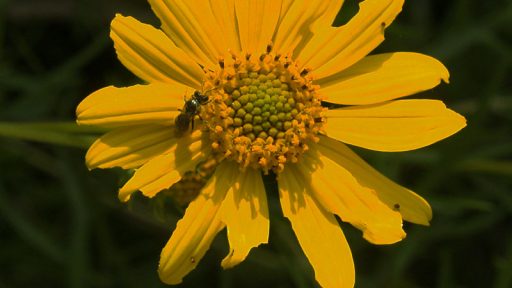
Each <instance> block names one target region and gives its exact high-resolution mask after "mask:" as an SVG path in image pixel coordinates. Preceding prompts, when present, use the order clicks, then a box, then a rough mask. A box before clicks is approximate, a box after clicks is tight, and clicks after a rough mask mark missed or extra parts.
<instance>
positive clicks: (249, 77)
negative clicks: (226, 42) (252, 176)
mask: <svg viewBox="0 0 512 288" xmlns="http://www.w3.org/2000/svg"><path fill="white" fill-rule="evenodd" d="M271 50H272V49H271V46H269V47H268V49H267V52H266V53H263V54H262V55H248V54H247V55H244V56H238V55H232V59H229V60H230V61H224V60H220V61H219V66H220V69H219V70H217V71H209V72H208V73H207V80H206V82H205V87H211V88H209V93H208V94H209V97H210V101H209V103H208V104H206V105H205V107H204V109H202V111H201V115H200V116H201V119H203V121H204V123H205V126H206V127H207V128H208V129H209V130H210V138H211V140H212V148H213V150H214V151H215V152H216V153H219V155H223V157H225V158H226V159H231V160H233V161H236V162H238V163H239V164H240V165H241V166H242V168H245V167H248V166H250V167H254V168H260V169H262V170H263V171H265V172H268V171H269V170H273V171H274V172H280V171H281V170H282V169H283V168H284V164H285V163H286V162H297V161H298V159H299V157H300V155H301V154H302V153H304V152H305V151H307V149H308V145H307V142H308V141H318V138H317V137H316V135H317V134H318V133H319V132H320V131H321V129H322V125H323V122H324V118H323V116H322V111H323V108H322V106H321V98H320V96H319V95H318V93H317V87H316V86H314V85H313V84H312V78H311V76H310V71H308V70H307V69H302V70H299V69H298V65H297V63H295V62H293V61H292V60H291V59H290V58H289V57H288V56H282V55H275V54H273V53H272V51H271Z"/></svg>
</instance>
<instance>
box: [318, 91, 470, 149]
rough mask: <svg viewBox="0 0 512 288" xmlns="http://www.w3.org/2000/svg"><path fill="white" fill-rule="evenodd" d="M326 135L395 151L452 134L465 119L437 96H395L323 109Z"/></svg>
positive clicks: (350, 142) (361, 144) (428, 142)
mask: <svg viewBox="0 0 512 288" xmlns="http://www.w3.org/2000/svg"><path fill="white" fill-rule="evenodd" d="M326 116H327V118H328V120H327V125H326V129H325V131H326V132H327V135H329V136H330V137H332V138H334V139H337V140H339V141H342V142H345V143H348V144H352V145H356V146H360V147H363V148H367V149H371V150H377V151H386V152H397V151H408V150H414V149H418V148H422V147H425V146H428V145H430V144H433V143H435V142H437V141H440V140H442V139H444V138H446V137H448V136H451V135H453V134H454V133H456V132H457V131H459V130H460V129H462V128H464V127H465V126H466V119H464V117H462V116H461V115H459V114H457V113H456V112H454V111H452V110H450V109H448V108H446V106H445V105H444V103H443V102H441V101H438V100H396V101H391V102H385V103H382V104H376V105H365V106H354V107H349V108H343V109H334V110H329V111H327V112H326Z"/></svg>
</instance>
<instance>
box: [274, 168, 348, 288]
mask: <svg viewBox="0 0 512 288" xmlns="http://www.w3.org/2000/svg"><path fill="white" fill-rule="evenodd" d="M293 166H294V164H289V165H287V166H286V168H285V170H284V171H283V172H282V173H281V174H279V179H278V184H279V197H280V200H281V208H282V209H283V214H284V216H285V217H286V218H288V220H290V222H291V223H292V228H293V231H294V232H295V235H296V236H297V239H298V240H299V244H300V246H301V247H302V250H303V251H304V254H305V255H306V257H307V258H308V260H309V263H310V264H311V266H313V269H314V271H315V278H316V281H318V283H319V284H320V286H322V287H333V288H340V287H341V288H343V287H354V282H355V270H354V261H353V260H352V253H351V252H350V247H349V246H348V243H347V240H346V239H345V236H344V235H343V232H342V231H341V228H340V227H339V225H338V223H337V221H336V219H335V218H334V215H332V214H330V213H328V212H327V211H325V210H324V209H323V208H322V206H321V205H320V204H319V203H318V202H317V201H316V199H314V198H313V197H312V196H311V194H310V193H309V191H308V190H307V189H306V188H305V187H304V186H302V185H300V184H299V183H301V182H302V181H301V179H299V178H300V176H299V175H297V174H296V171H297V170H296V168H295V169H294V168H292V167H293Z"/></svg>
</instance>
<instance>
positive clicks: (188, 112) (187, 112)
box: [174, 91, 208, 133]
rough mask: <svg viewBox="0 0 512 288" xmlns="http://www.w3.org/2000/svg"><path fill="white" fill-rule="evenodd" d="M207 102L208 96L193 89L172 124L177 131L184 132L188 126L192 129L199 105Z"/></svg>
mask: <svg viewBox="0 0 512 288" xmlns="http://www.w3.org/2000/svg"><path fill="white" fill-rule="evenodd" d="M206 103H208V96H206V95H204V94H202V93H201V92H199V91H194V94H192V97H191V98H190V99H189V100H186V101H185V105H184V106H183V109H182V110H181V113H180V114H179V115H178V116H177V117H176V119H175V120H174V125H175V126H176V130H177V131H178V132H179V133H183V132H186V131H187V130H188V129H189V127H191V129H194V118H195V117H196V115H198V114H199V108H200V106H201V105H204V104H206Z"/></svg>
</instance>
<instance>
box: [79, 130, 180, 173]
mask: <svg viewBox="0 0 512 288" xmlns="http://www.w3.org/2000/svg"><path fill="white" fill-rule="evenodd" d="M173 131H174V127H170V126H162V125H143V126H130V127H124V128H119V129H115V130H113V131H110V132H108V133H106V134H105V135H103V136H102V137H100V138H99V139H98V140H96V142H94V144H92V145H91V147H90V148H89V150H88V151H87V154H86V156H85V161H86V163H87V167H89V169H94V168H111V167H121V168H123V169H133V168H137V167H140V166H141V165H143V164H144V163H146V162H147V161H149V160H151V159H152V158H154V157H156V156H159V155H162V154H166V153H167V152H168V151H169V149H171V147H172V146H174V145H175V144H176V139H175V138H174V132H173Z"/></svg>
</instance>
